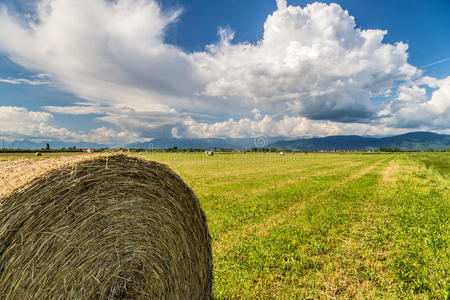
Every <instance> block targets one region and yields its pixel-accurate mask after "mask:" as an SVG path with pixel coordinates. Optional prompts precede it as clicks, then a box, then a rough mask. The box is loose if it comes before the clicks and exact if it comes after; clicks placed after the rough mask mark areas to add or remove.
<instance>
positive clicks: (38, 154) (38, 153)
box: [34, 152, 42, 156]
mask: <svg viewBox="0 0 450 300" xmlns="http://www.w3.org/2000/svg"><path fill="white" fill-rule="evenodd" d="M34 155H35V156H42V153H41V152H36V153H35V154H34Z"/></svg>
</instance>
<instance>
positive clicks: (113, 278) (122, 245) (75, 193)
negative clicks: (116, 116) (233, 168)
mask: <svg viewBox="0 0 450 300" xmlns="http://www.w3.org/2000/svg"><path fill="white" fill-rule="evenodd" d="M44 163H46V164H49V165H50V164H51V165H52V166H51V167H47V168H48V169H46V170H44V171H40V170H37V171H36V176H34V177H33V176H31V177H30V176H29V175H28V177H27V180H26V182H25V183H23V182H22V181H21V180H19V179H15V178H19V177H20V176H18V174H15V173H14V172H13V173H11V174H9V175H8V174H7V175H6V177H3V180H8V176H9V179H10V184H14V180H16V181H17V182H21V183H20V185H19V186H17V187H15V188H14V189H13V190H5V191H3V193H2V191H1V190H2V187H3V186H5V185H3V184H2V185H0V195H2V198H1V199H0V298H2V299H3V298H10V299H47V298H58V299H60V298H64V299H65V298H71V299H81V298H100V299H101V298H108V299H109V298H149V299H158V298H165V299H208V298H209V297H210V293H211V288H212V259H211V238H210V235H209V232H208V228H207V224H206V220H205V216H204V213H203V211H202V210H201V207H200V204H199V202H198V200H197V198H196V196H195V195H194V193H193V192H192V190H191V189H190V188H189V187H188V186H187V185H186V184H185V183H184V182H183V181H182V179H181V178H180V177H179V176H177V175H176V174H175V173H174V172H173V171H171V170H170V169H169V168H168V167H166V166H164V165H162V164H159V163H156V162H150V161H144V160H141V159H137V158H132V157H127V156H124V155H114V156H105V155H100V156H95V157H92V156H89V157H87V156H84V157H75V158H70V159H67V158H65V159H61V160H57V159H54V160H40V161H38V162H37V164H41V165H42V164H44ZM44 169H45V168H44ZM0 171H1V170H0ZM22 171H23V172H24V170H22ZM0 180H1V178H0Z"/></svg>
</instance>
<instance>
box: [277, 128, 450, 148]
mask: <svg viewBox="0 0 450 300" xmlns="http://www.w3.org/2000/svg"><path fill="white" fill-rule="evenodd" d="M270 147H274V148H277V149H291V150H333V149H334V148H336V149H337V150H377V149H379V148H380V147H385V148H400V149H401V150H416V151H420V150H426V149H429V148H431V149H433V150H445V149H447V148H449V147H450V135H444V134H437V133H432V132H411V133H406V134H402V135H396V136H391V137H383V138H374V137H362V136H357V135H338V136H328V137H323V138H309V139H295V140H285V141H279V142H276V143H273V144H271V145H270Z"/></svg>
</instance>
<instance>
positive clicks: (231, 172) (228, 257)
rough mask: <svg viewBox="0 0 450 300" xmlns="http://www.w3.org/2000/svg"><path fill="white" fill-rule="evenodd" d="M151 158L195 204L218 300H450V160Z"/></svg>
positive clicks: (358, 156)
mask: <svg viewBox="0 0 450 300" xmlns="http://www.w3.org/2000/svg"><path fill="white" fill-rule="evenodd" d="M147 158H151V159H155V160H159V161H162V162H165V163H167V164H168V165H169V166H170V167H172V168H173V169H174V170H176V171H177V172H178V173H179V174H181V176H182V177H183V178H184V179H185V180H186V181H187V182H188V184H189V185H191V187H192V188H193V189H194V191H195V192H196V194H197V195H198V197H199V199H200V201H201V203H202V206H203V209H204V210H205V212H206V215H207V218H208V223H209V228H210V231H211V234H212V236H213V256H214V268H215V271H214V273H215V283H214V295H215V297H216V298H218V299H229V298H264V299H271V298H280V299H295V298H324V299H325V298H331V299H333V298H354V297H359V298H399V297H401V298H436V299H444V298H448V297H449V294H450V278H449V275H450V274H449V267H450V251H449V246H450V245H449V242H450V230H449V215H450V199H449V181H448V179H446V178H445V177H444V176H441V175H440V174H448V171H449V169H448V161H449V159H450V155H449V153H429V154H428V153H421V154H403V153H401V154H308V155H306V156H305V155H304V154H301V155H292V154H289V155H285V156H279V155H277V154H265V155H263V154H232V155H230V154H219V155H215V156H213V157H206V156H205V155H204V154H150V155H148V156H147ZM434 170H440V171H438V172H435V171H434ZM446 172H447V173H446Z"/></svg>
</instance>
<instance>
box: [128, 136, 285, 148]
mask: <svg viewBox="0 0 450 300" xmlns="http://www.w3.org/2000/svg"><path fill="white" fill-rule="evenodd" d="M285 139H286V138H285V137H270V138H268V137H257V138H243V139H220V138H208V139H176V138H158V139H154V140H152V141H150V142H145V143H134V144H129V145H128V147H130V148H144V149H149V150H151V149H167V148H172V147H177V148H178V149H187V148H193V149H210V150H213V149H251V148H254V147H256V148H265V147H268V146H269V145H270V144H271V143H275V142H278V141H281V140H285Z"/></svg>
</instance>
